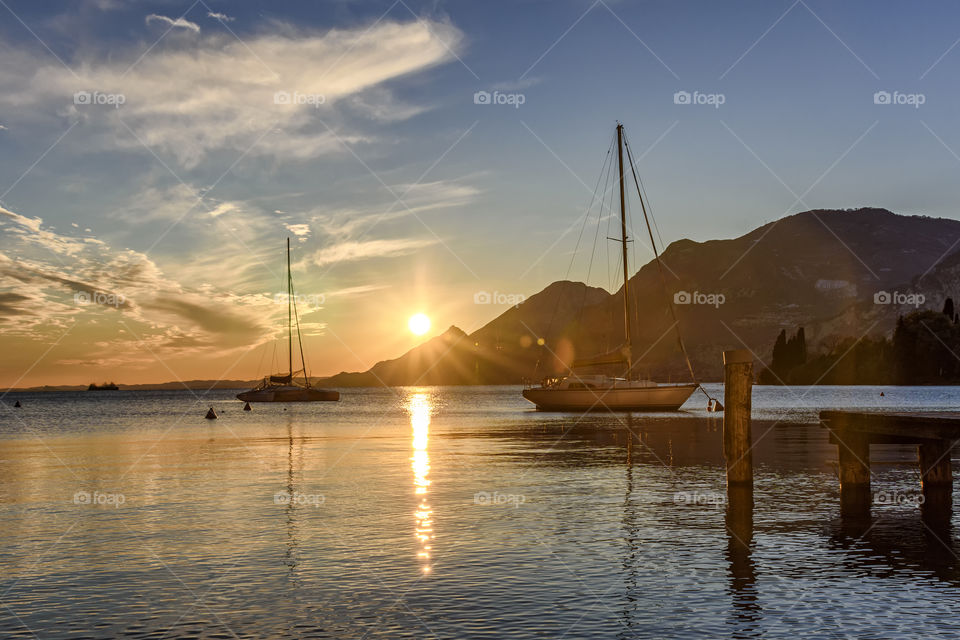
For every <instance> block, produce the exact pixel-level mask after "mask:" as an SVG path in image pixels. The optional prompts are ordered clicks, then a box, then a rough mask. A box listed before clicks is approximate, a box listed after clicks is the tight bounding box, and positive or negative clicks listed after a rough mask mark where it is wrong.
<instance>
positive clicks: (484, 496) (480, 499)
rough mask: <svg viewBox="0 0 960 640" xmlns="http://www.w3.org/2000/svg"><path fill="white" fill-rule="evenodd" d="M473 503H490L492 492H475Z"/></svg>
mask: <svg viewBox="0 0 960 640" xmlns="http://www.w3.org/2000/svg"><path fill="white" fill-rule="evenodd" d="M473 504H480V505H488V504H490V493H489V492H487V491H478V492H476V493H475V494H473Z"/></svg>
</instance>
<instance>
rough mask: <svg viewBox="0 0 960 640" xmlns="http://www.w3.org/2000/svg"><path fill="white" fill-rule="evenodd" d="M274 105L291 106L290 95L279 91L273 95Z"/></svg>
mask: <svg viewBox="0 0 960 640" xmlns="http://www.w3.org/2000/svg"><path fill="white" fill-rule="evenodd" d="M273 104H290V93H289V92H287V91H277V92H276V93H274V94H273Z"/></svg>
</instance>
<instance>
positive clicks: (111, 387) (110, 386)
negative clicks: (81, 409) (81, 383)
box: [87, 382, 120, 391]
mask: <svg viewBox="0 0 960 640" xmlns="http://www.w3.org/2000/svg"><path fill="white" fill-rule="evenodd" d="M119 390H120V387H118V386H117V385H115V384H114V383H112V382H104V383H103V384H96V383H94V382H91V383H90V386H89V387H87V391H119Z"/></svg>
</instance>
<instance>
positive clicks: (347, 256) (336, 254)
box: [310, 238, 437, 267]
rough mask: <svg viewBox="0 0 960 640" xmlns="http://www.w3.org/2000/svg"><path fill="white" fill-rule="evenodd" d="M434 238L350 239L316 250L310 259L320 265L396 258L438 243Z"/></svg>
mask: <svg viewBox="0 0 960 640" xmlns="http://www.w3.org/2000/svg"><path fill="white" fill-rule="evenodd" d="M436 243H437V241H436V240H433V239H419V238H395V239H391V240H365V241H355V240H348V241H346V242H341V243H339V244H335V245H333V246H330V247H326V248H324V249H320V250H319V251H317V252H315V253H314V254H313V255H312V256H311V257H310V261H311V262H313V264H315V265H317V266H318V267H323V266H326V265H329V264H334V263H339V262H354V261H357V260H367V259H370V258H395V257H398V256H405V255H409V254H411V253H414V252H415V251H417V250H418V249H423V248H424V247H429V246H431V245H434V244H436Z"/></svg>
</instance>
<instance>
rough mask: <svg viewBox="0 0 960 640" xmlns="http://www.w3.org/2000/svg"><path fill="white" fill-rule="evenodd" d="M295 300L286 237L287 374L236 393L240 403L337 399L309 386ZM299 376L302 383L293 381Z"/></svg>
mask: <svg viewBox="0 0 960 640" xmlns="http://www.w3.org/2000/svg"><path fill="white" fill-rule="evenodd" d="M296 304H297V303H296V298H295V296H294V293H293V276H292V275H291V272H290V238H287V362H288V364H289V369H288V371H289V373H278V374H274V375H269V376H267V377H265V378H264V379H263V381H262V382H261V383H260V384H258V385H257V386H256V387H254V388H253V389H251V390H250V391H244V392H243V393H240V394H237V398H238V399H240V400H243V401H244V402H324V401H336V400H339V399H340V392H339V391H332V390H329V389H317V388H314V387H312V386H310V376H309V375H307V364H306V360H305V359H304V356H303V341H302V340H301V338H300V318H299V316H298V315H297V312H296ZM294 324H296V327H297V343H298V344H299V345H300V364H301V365H302V368H301V369H300V370H298V371H294V369H293V326H294ZM298 373H302V374H303V381H302V382H301V381H300V380H297V379H295V378H294V376H296V375H297V374H298Z"/></svg>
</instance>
